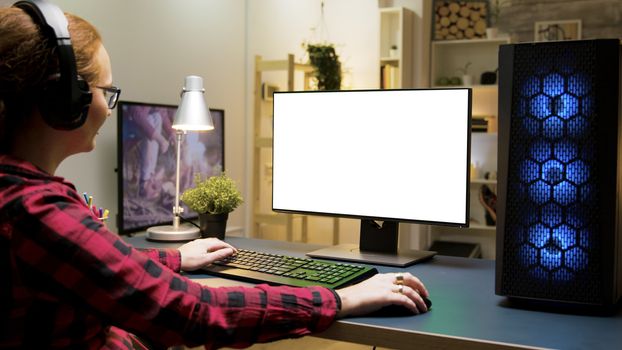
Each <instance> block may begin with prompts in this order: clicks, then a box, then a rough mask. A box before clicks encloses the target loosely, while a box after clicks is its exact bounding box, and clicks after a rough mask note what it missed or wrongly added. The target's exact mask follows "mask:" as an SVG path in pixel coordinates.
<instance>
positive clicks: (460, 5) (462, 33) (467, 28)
mask: <svg viewBox="0 0 622 350" xmlns="http://www.w3.org/2000/svg"><path fill="white" fill-rule="evenodd" d="M487 15H488V4H487V2H485V1H436V2H435V4H434V16H435V22H434V23H435V24H434V28H435V30H434V39H435V40H455V39H477V38H485V37H486V17H487Z"/></svg>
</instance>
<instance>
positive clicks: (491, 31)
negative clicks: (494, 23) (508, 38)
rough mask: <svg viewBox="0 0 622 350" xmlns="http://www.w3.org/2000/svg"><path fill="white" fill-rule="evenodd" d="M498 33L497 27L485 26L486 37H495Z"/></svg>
mask: <svg viewBox="0 0 622 350" xmlns="http://www.w3.org/2000/svg"><path fill="white" fill-rule="evenodd" d="M497 35H499V29H498V28H497V27H490V28H486V38H488V39H495V38H496V37H497Z"/></svg>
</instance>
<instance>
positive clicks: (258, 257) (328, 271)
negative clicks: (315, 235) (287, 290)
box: [202, 249, 378, 289]
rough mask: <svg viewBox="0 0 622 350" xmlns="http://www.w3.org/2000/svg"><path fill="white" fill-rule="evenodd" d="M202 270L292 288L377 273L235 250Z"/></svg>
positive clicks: (349, 281) (342, 283)
mask: <svg viewBox="0 0 622 350" xmlns="http://www.w3.org/2000/svg"><path fill="white" fill-rule="evenodd" d="M202 271H204V272H206V273H207V274H211V275H214V276H218V277H224V278H230V279H235V280H240V281H246V282H253V283H268V284H271V285H288V286H294V287H308V286H323V287H328V288H334V289H336V288H342V287H345V286H348V285H351V284H355V283H358V282H360V281H363V280H366V279H368V278H369V277H371V276H373V275H375V274H377V273H378V271H377V270H376V269H375V268H373V267H366V266H360V265H354V264H344V263H337V262H328V261H323V260H315V259H309V258H298V257H293V256H287V255H279V254H269V253H262V252H257V251H252V250H246V249H238V253H237V254H236V255H232V256H229V257H227V258H225V259H223V260H219V261H216V262H214V263H213V264H212V265H209V266H206V267H204V268H203V269H202Z"/></svg>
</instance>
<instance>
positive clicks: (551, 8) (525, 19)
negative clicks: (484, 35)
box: [499, 0, 622, 42]
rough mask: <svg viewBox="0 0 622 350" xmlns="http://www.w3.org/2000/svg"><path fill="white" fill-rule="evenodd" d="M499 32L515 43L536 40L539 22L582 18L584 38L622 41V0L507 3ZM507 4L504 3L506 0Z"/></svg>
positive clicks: (518, 0)
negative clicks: (535, 34) (509, 37)
mask: <svg viewBox="0 0 622 350" xmlns="http://www.w3.org/2000/svg"><path fill="white" fill-rule="evenodd" d="M505 1H506V2H505V3H506V4H508V5H509V6H505V7H503V8H502V10H501V15H500V16H499V29H500V30H502V31H504V32H507V33H511V34H512V35H513V37H514V38H515V41H520V42H524V41H533V40H534V39H533V38H534V35H533V26H534V22H537V21H551V20H566V19H580V20H581V21H582V32H583V33H582V38H583V39H594V38H622V1H620V0H538V1H536V0H509V1H508V0H505ZM502 2H503V0H502Z"/></svg>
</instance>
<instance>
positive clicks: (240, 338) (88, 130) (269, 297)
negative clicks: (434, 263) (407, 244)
mask: <svg viewBox="0 0 622 350" xmlns="http://www.w3.org/2000/svg"><path fill="white" fill-rule="evenodd" d="M66 17H67V19H68V22H69V32H70V34H71V38H72V43H73V50H74V52H75V55H76V62H77V63H76V65H77V71H78V74H79V75H80V76H81V77H82V78H83V79H84V80H85V81H86V82H87V83H88V86H89V89H90V92H91V94H92V101H91V103H90V106H89V109H88V116H87V118H86V121H85V122H84V124H83V125H82V126H80V127H77V128H75V129H73V130H59V129H56V128H54V127H51V126H50V125H49V124H48V123H47V122H46V121H45V120H44V117H42V114H45V113H46V111H45V107H43V106H42V105H41V103H39V102H38V101H39V99H38V98H36V97H33V96H39V95H40V94H41V93H42V90H43V89H44V86H45V85H46V84H47V82H48V81H49V80H50V79H53V77H55V74H57V73H58V60H57V58H56V56H55V55H54V53H53V52H52V50H51V49H49V46H48V45H47V44H46V43H45V40H47V39H45V37H44V36H42V34H41V33H40V31H39V29H38V26H37V25H36V24H34V23H33V20H32V18H31V17H30V16H29V15H27V14H26V13H24V12H23V10H21V9H18V8H14V7H12V8H0V38H2V39H1V40H0V271H2V277H1V278H0V300H1V302H0V324H2V325H3V326H2V327H0V348H46V349H51V348H65V347H76V348H88V349H99V348H122V349H129V348H140V347H141V346H142V343H141V341H140V340H138V338H137V337H136V336H134V334H135V335H137V336H139V337H140V338H141V339H143V340H147V341H148V342H150V343H152V344H153V345H156V346H163V347H164V346H172V345H177V344H186V345H191V346H195V345H200V344H203V345H206V347H220V346H225V345H226V346H235V347H240V346H246V345H250V344H251V343H254V342H265V341H270V340H275V339H279V338H285V337H296V336H302V335H306V334H310V333H313V332H319V331H322V330H324V329H326V328H327V327H328V326H329V325H330V324H331V323H332V322H333V321H334V320H335V319H336V318H340V317H346V316H352V315H360V314H365V313H369V312H371V311H374V310H377V309H379V308H381V307H383V306H387V305H390V304H398V305H402V306H405V307H407V308H409V309H411V310H412V311H413V312H415V313H418V312H425V311H427V308H426V306H425V304H424V302H423V300H422V296H423V297H427V296H428V292H427V290H426V288H425V286H424V285H423V284H422V283H421V281H419V279H417V278H416V277H414V276H412V275H410V274H404V275H402V276H399V277H398V276H397V275H396V274H380V275H376V276H374V277H372V278H371V279H369V280H366V281H364V282H362V283H360V284H358V285H354V286H350V287H347V288H344V289H341V290H336V291H333V290H330V289H326V288H322V287H310V288H292V287H270V286H267V285H260V286H257V287H254V288H244V287H227V288H208V287H204V286H201V285H199V284H197V283H194V282H192V281H191V280H189V279H187V278H185V277H183V276H181V275H179V274H178V272H179V271H180V270H186V271H189V270H194V269H197V268H200V267H201V266H204V265H206V264H209V263H211V262H213V261H215V260H218V259H221V258H223V257H225V256H228V255H231V254H233V253H234V252H235V248H234V247H232V246H230V245H229V244H227V243H225V242H222V241H218V240H215V239H203V240H196V241H193V242H190V243H187V244H185V245H183V246H181V247H180V248H179V249H178V250H177V249H175V250H144V251H138V250H136V249H134V248H133V247H131V246H129V245H127V244H126V243H124V242H123V241H122V240H120V239H119V237H118V236H116V235H115V234H114V233H111V232H110V231H108V230H107V229H106V227H105V226H104V225H103V224H102V223H101V222H100V221H99V220H98V219H97V217H95V216H94V215H93V214H92V212H91V211H90V210H89V209H88V208H87V207H86V206H85V205H84V202H83V201H82V200H81V198H80V195H79V194H78V193H77V192H76V190H75V188H74V187H73V185H72V184H71V183H69V182H67V181H65V180H64V179H63V178H60V177H57V176H55V175H54V174H55V172H56V170H57V168H58V166H59V165H60V163H61V162H62V161H63V160H64V159H66V158H67V157H69V156H71V155H73V154H76V153H80V152H89V151H91V150H93V149H94V147H95V139H96V135H97V132H98V130H99V128H100V127H101V126H102V125H103V123H104V122H105V120H106V119H107V117H108V116H109V115H110V114H111V111H110V110H111V109H112V108H114V104H115V103H116V98H118V90H117V91H116V92H115V89H114V88H112V73H111V67H110V59H109V57H108V53H107V51H106V49H105V48H104V46H103V45H102V41H101V38H100V36H99V34H98V33H97V31H96V29H95V28H93V27H92V26H91V25H90V24H89V23H88V22H86V21H84V20H83V19H81V18H79V17H77V16H73V15H69V14H67V15H66ZM110 93H112V95H109V94H110ZM107 94H108V95H107ZM398 284H400V285H398ZM398 292H399V293H398Z"/></svg>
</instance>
